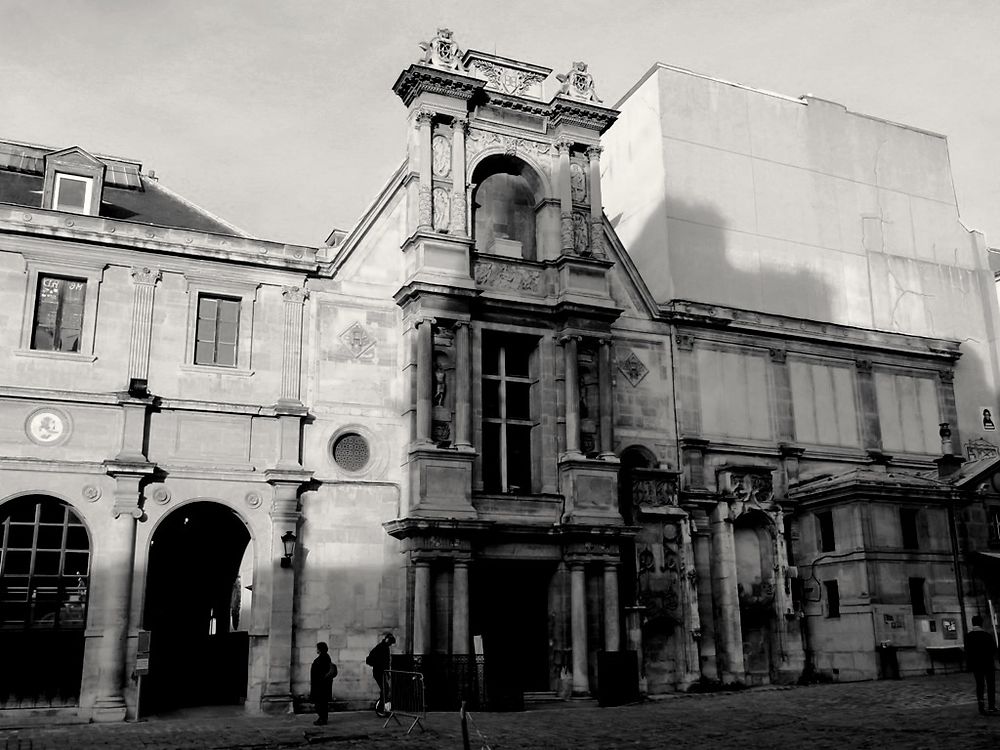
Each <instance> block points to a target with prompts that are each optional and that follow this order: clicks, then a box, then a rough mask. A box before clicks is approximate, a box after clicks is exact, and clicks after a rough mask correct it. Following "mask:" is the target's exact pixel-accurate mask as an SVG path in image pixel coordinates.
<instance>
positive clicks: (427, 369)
mask: <svg viewBox="0 0 1000 750" xmlns="http://www.w3.org/2000/svg"><path fill="white" fill-rule="evenodd" d="M435 322H436V321H435V320H434V318H421V319H420V320H417V321H416V324H415V325H416V331H417V370H416V372H417V375H416V377H417V434H416V442H417V443H419V444H423V445H430V444H431V443H432V442H433V441H432V440H431V434H432V433H431V430H432V427H433V421H434V420H433V417H434V382H433V373H434V323H435ZM454 329H455V440H454V445H455V447H456V448H458V449H460V450H461V449H463V448H464V449H471V448H472V407H471V403H472V398H471V397H472V367H471V364H472V363H471V359H470V357H471V355H470V349H469V347H470V341H469V335H470V334H469V321H467V320H460V321H457V322H456V323H455V325H454Z"/></svg>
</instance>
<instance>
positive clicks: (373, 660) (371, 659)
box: [365, 646, 378, 667]
mask: <svg viewBox="0 0 1000 750" xmlns="http://www.w3.org/2000/svg"><path fill="white" fill-rule="evenodd" d="M377 651H378V646H376V647H375V648H373V649H372V650H371V651H369V652H368V656H367V657H365V664H367V665H368V666H369V667H374V666H376V665H377V664H378V654H377V653H376V652H377Z"/></svg>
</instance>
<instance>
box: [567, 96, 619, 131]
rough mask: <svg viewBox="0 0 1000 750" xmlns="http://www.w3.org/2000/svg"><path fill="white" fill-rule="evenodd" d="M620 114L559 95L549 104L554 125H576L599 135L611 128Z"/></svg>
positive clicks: (608, 108)
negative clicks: (594, 131)
mask: <svg viewBox="0 0 1000 750" xmlns="http://www.w3.org/2000/svg"><path fill="white" fill-rule="evenodd" d="M619 114H620V113H619V112H618V110H616V109H612V108H611V107H604V106H601V105H600V104H592V103H590V102H583V101H580V100H578V99H570V98H569V97H565V96H559V95H557V96H555V97H553V99H552V101H551V102H550V103H549V118H550V120H551V122H552V124H553V125H555V126H559V125H576V126H577V127H582V128H587V129H589V130H596V131H598V132H599V133H604V131H605V130H607V129H608V128H610V127H611V126H612V125H613V124H614V123H615V120H617V119H618V115H619Z"/></svg>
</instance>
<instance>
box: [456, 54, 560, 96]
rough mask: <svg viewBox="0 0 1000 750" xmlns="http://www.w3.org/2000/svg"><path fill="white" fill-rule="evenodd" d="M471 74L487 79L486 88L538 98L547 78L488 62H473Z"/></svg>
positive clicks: (532, 72)
mask: <svg viewBox="0 0 1000 750" xmlns="http://www.w3.org/2000/svg"><path fill="white" fill-rule="evenodd" d="M469 72H470V73H472V74H474V75H477V76H480V77H482V78H484V79H486V88H487V89H491V90H493V91H499V92H501V93H503V94H510V95H511V96H538V95H539V94H540V93H541V86H540V84H541V83H542V81H544V80H545V78H546V76H545V75H544V74H542V73H540V72H535V71H531V70H518V69H516V68H508V67H506V66H502V65H497V64H496V63H494V62H490V61H487V60H472V61H471V62H470V63H469Z"/></svg>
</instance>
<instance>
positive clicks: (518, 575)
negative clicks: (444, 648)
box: [472, 561, 555, 710]
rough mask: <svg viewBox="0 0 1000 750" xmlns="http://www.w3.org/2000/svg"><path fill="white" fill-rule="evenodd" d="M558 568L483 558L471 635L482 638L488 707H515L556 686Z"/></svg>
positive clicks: (477, 573) (476, 580)
mask: <svg viewBox="0 0 1000 750" xmlns="http://www.w3.org/2000/svg"><path fill="white" fill-rule="evenodd" d="M554 571H555V566H554V565H552V564H550V563H532V562H518V561H510V562H507V561H504V562H483V563H481V564H478V565H477V566H476V568H475V569H474V583H473V591H475V592H476V595H475V597H474V599H473V611H472V633H473V635H474V636H476V635H478V636H481V637H482V648H483V656H484V678H485V681H486V695H487V700H488V702H489V705H490V708H491V709H494V710H497V709H499V710H503V709H505V708H506V709H517V708H520V707H521V706H522V705H523V697H524V693H525V692H545V691H549V690H551V689H552V681H551V678H550V675H551V655H550V647H549V640H550V615H549V600H550V598H549V589H550V584H551V582H552V576H553V573H554Z"/></svg>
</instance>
